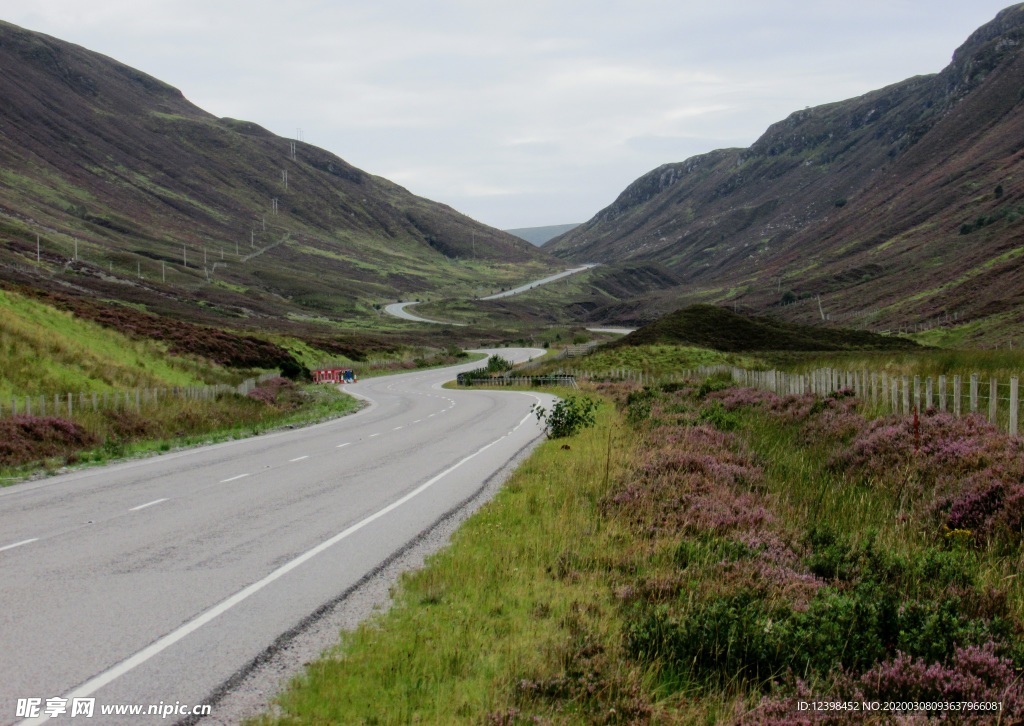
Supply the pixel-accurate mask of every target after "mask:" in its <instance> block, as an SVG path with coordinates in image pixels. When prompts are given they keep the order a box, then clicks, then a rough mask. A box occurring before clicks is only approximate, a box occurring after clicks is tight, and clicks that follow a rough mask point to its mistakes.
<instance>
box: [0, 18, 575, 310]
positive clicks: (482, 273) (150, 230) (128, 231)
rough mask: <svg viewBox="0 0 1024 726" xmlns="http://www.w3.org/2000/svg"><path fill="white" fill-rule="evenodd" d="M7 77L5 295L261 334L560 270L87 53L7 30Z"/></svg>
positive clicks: (398, 191)
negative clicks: (39, 294)
mask: <svg viewBox="0 0 1024 726" xmlns="http://www.w3.org/2000/svg"><path fill="white" fill-rule="evenodd" d="M0 68H2V69H3V73H0V140H2V143H0V240H2V241H3V242H4V244H3V247H2V249H0V280H7V281H9V282H11V281H13V282H17V283H20V284H26V285H29V286H31V287H42V288H46V289H57V290H63V291H65V292H72V293H83V292H87V293H88V294H92V295H97V296H100V297H105V298H109V299H114V300H122V301H123V300H127V301H129V302H132V303H135V304H138V305H142V306H144V307H146V308H149V309H151V310H155V311H158V312H166V313H170V314H173V315H175V316H179V317H180V316H183V315H184V316H189V315H190V312H189V311H190V310H192V309H194V308H195V307H196V305H199V304H200V303H201V304H202V305H201V308H202V309H201V310H195V314H197V315H202V316H206V317H209V316H211V315H214V317H217V316H219V317H220V318H222V319H225V320H231V321H234V324H235V325H237V326H241V327H245V326H247V325H251V326H255V327H260V326H263V325H265V324H266V321H267V320H268V319H272V320H273V321H275V323H274V324H278V323H279V324H281V325H285V324H286V321H287V320H288V319H289V318H296V317H300V318H309V317H310V316H325V317H326V318H330V319H333V320H338V321H345V320H347V319H349V318H351V317H358V316H364V315H365V314H366V313H367V311H369V312H370V313H372V305H373V304H374V303H375V301H383V300H390V299H394V298H395V297H397V296H400V295H408V294H410V293H412V294H417V293H424V292H429V291H436V290H445V291H447V292H450V293H454V294H457V293H458V292H459V290H460V289H462V288H465V290H466V291H469V292H471V291H472V289H475V287H474V286H476V285H479V284H481V281H484V282H485V283H486V284H500V283H503V282H506V281H509V282H510V281H517V280H520V279H525V278H528V277H529V276H530V275H531V274H533V273H534V272H536V273H546V272H548V271H550V270H552V269H554V268H555V267H556V266H558V265H557V263H556V261H554V260H552V259H551V258H550V257H549V256H547V255H546V254H545V253H543V252H540V251H538V250H537V249H536V248H535V247H533V246H532V245H530V244H528V243H526V242H524V241H522V240H520V239H518V238H516V237H514V236H512V235H509V234H507V233H505V232H501V231H499V230H496V229H493V228H490V227H487V226H486V225H483V224H480V223H478V222H476V221H474V220H472V219H470V218H468V217H466V216H464V215H461V214H459V213H457V212H456V211H454V210H452V209H451V208H449V207H447V206H445V205H442V204H438V203H435V202H431V201H429V200H426V199H422V198H420V197H416V196H414V195H413V194H410V193H409V192H408V191H406V190H405V189H403V188H401V187H399V186H398V185H396V184H393V183H391V182H389V181H387V180H385V179H382V178H380V177H375V176H373V175H370V174H368V173H366V172H364V171H361V170H359V169H356V168H355V167H353V166H351V165H349V164H347V163H346V162H345V161H343V160H342V159H339V158H338V157H336V156H334V155H333V154H331V153H329V152H326V151H324V150H322V149H319V148H317V147H314V146H311V145H309V144H305V143H302V142H293V141H291V140H289V139H285V138H281V137H278V136H275V135H274V134H272V133H270V132H269V131H267V130H265V129H263V128H261V127H260V126H258V125H256V124H253V123H248V122H244V121H237V120H233V119H218V118H215V117H213V116H212V115H210V114H208V113H206V112H205V111H203V110H202V109H199V108H197V107H196V106H194V105H192V104H191V103H189V102H188V101H187V100H186V99H185V97H184V96H183V95H182V94H181V92H180V91H178V90H177V89H175V88H172V87H170V86H168V85H167V84H165V83H163V82H161V81H159V80H157V79H155V78H152V77H150V76H148V75H146V74H144V73H141V72H139V71H137V70H134V69H132V68H129V67H127V66H125V65H123V64H121V63H118V62H116V61H114V60H112V59H110V58H107V57H105V56H102V55H99V54H96V53H92V52H90V51H87V50H85V49H83V48H80V47H78V46H74V45H71V44H69V43H65V42H62V41H60V40H57V39H54V38H51V37H48V36H45V35H41V34H38V33H33V32H30V31H27V30H23V29H21V28H18V27H16V26H13V25H9V24H6V23H0ZM37 235H38V236H39V237H38V239H39V243H38V248H37ZM37 250H38V251H37ZM193 302H195V305H193V304H192V303H193ZM183 305H184V307H183Z"/></svg>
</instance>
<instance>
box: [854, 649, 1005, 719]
mask: <svg viewBox="0 0 1024 726" xmlns="http://www.w3.org/2000/svg"><path fill="white" fill-rule="evenodd" d="M996 650H997V648H996V645H995V644H994V643H992V642H986V643H982V644H979V645H968V646H964V647H960V648H957V649H956V650H955V651H954V653H953V657H952V658H951V659H950V662H949V663H946V664H944V663H938V662H929V661H928V660H927V659H925V658H913V657H912V656H910V655H908V654H906V653H902V652H900V653H897V654H896V656H895V657H894V658H892V659H890V660H886V661H885V662H882V663H879V664H877V665H876V666H875V667H873V668H871V669H870V670H868V671H867V672H865V673H864V674H863V675H861V676H860V678H858V679H856V680H855V681H853V682H852V683H851V684H850V685H852V686H854V688H855V689H856V691H857V694H858V696H860V695H861V694H863V697H864V698H865V699H873V700H879V701H884V700H890V699H892V700H901V701H903V700H907V701H938V702H943V701H946V702H950V701H953V702H955V701H959V702H974V703H979V702H993V701H998V702H1000V703H1001V704H1002V711H1001V713H999V714H998V715H999V716H1000V717H1001V718H1002V719H1003V720H1004V721H1005V722H1007V723H1009V722H1019V720H1020V719H1021V718H1024V683H1022V682H1021V678H1020V675H1019V674H1018V673H1017V672H1016V669H1015V668H1014V664H1013V662H1012V661H1011V660H1009V659H1008V658H1002V657H1000V656H999V655H997V653H996ZM936 715H937V714H936ZM961 715H962V716H964V717H965V718H964V720H965V721H968V717H970V716H975V718H976V720H977V722H984V721H989V720H991V719H992V718H993V717H994V716H996V715H997V714H996V713H993V712H988V713H979V714H961ZM968 722H969V721H968Z"/></svg>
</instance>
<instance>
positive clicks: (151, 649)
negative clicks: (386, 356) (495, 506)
mask: <svg viewBox="0 0 1024 726" xmlns="http://www.w3.org/2000/svg"><path fill="white" fill-rule="evenodd" d="M530 418H531V417H530V416H527V417H526V418H524V419H523V420H522V421H520V422H519V425H518V426H516V427H515V429H513V431H515V430H517V429H519V428H520V427H521V426H522V425H523V424H524V423H526V422H527V421H528V420H529V419H530ZM507 438H508V434H505V435H503V436H500V437H498V438H497V439H495V440H494V441H492V442H491V443H489V444H486V445H484V446H482V447H480V448H479V449H477V450H476V451H474V452H473V453H472V454H470V455H469V456H466V457H465V458H463V459H461V460H459V461H458V462H456V463H455V464H452V465H451V466H450V467H448V468H447V469H445V470H444V471H442V472H441V473H440V474H438V475H436V476H434V477H433V478H432V479H430V480H428V481H426V482H424V483H423V484H420V485H419V486H418V487H416V488H415V489H413V490H412V491H411V492H409V493H408V494H406V495H405V496H404V497H402V498H400V499H396V500H395V501H393V502H392V503H391V504H389V505H387V506H386V507H384V508H383V509H380V510H378V511H376V512H374V513H373V514H371V515H370V516H369V517H366V518H365V519H363V520H361V521H359V522H357V523H355V524H353V525H352V526H351V527H349V528H348V529H346V530H344V531H342V532H339V533H338V534H336V535H334V536H333V537H331V538H330V539H328V540H325V541H324V542H321V543H320V544H318V545H317V546H316V547H314V548H313V549H311V550H308V551H307V552H304V553H303V554H301V555H299V556H298V557H296V558H295V559H293V560H291V561H290V562H287V563H285V564H284V565H281V567H279V568H277V569H276V570H274V571H273V572H271V573H270V574H269V575H267V576H266V577H264V578H263V579H262V580H259V581H257V582H254V583H253V584H251V585H249V587H247V588H245V589H244V590H240V591H239V592H237V593H235V594H234V595H232V596H231V597H229V598H228V599H226V600H224V601H223V602H221V603H220V604H218V605H214V606H213V607H212V608H210V609H209V610H207V611H206V612H204V613H202V614H201V615H199V616H198V617H196V618H194V619H192V620H190V621H189V622H187V623H185V624H184V625H182V626H181V627H180V628H178V629H177V630H174V631H171V632H170V633H168V634H167V635H165V636H164V637H162V638H160V639H159V640H157V641H156V642H154V643H152V644H151V645H149V646H148V647H146V648H143V649H142V650H140V651H139V652H138V653H136V654H135V655H133V656H131V657H129V658H126V659H125V660H123V661H121V662H120V663H118V664H117V665H116V666H114V667H113V668H110V669H108V670H106V671H104V672H103V673H100V674H99V675H98V676H96V677H94V678H92V679H90V680H88V681H86V682H85V683H83V684H82V685H80V686H79V687H78V688H76V689H75V690H73V691H72V692H71V693H69V694H67V695H66V696H64V698H65V699H66V700H68V701H70V700H72V699H75V698H88V697H89V696H91V695H92V694H93V693H96V691H98V690H99V689H101V688H103V687H104V686H106V685H107V684H109V683H111V682H113V681H115V680H117V679H118V678H120V677H121V676H123V675H124V674H125V673H128V672H129V671H131V670H132V669H134V668H136V667H138V666H140V665H142V664H143V663H145V662H146V661H148V660H149V659H150V658H152V657H154V656H156V655H158V654H159V653H161V652H163V651H164V650H166V649H167V648H169V647H171V646H172V645H174V644H175V643H177V642H178V641H179V640H181V639H182V638H184V637H185V636H187V635H189V634H190V633H193V632H195V631H196V630H199V628H201V627H203V626H204V625H206V624H207V623H208V622H210V621H211V620H213V619H214V618H216V617H218V616H220V615H223V614H224V613H226V612H227V611H228V610H230V609H231V608H233V607H234V606H235V605H238V604H239V603H240V602H242V601H243V600H246V599H248V598H249V596H251V595H255V594H256V593H257V592H259V591H260V590H262V589H263V588H265V587H266V586H267V585H269V584H271V583H272V582H274V581H276V580H279V579H280V578H282V577H284V576H285V575H287V574H288V573H289V572H291V571H292V570H294V569H295V568H296V567H299V566H300V565H302V564H305V563H306V562H308V561H309V560H311V559H313V558H314V557H316V556H317V555H318V554H320V553H321V552H323V551H324V550H326V549H328V548H329V547H333V546H334V545H336V544H337V543H338V542H341V541H342V540H343V539H347V538H348V537H350V536H352V535H353V534H355V533H356V532H358V531H359V530H361V529H362V528H363V527H365V526H366V525H368V524H371V523H373V522H375V521H377V520H378V519H380V518H381V517H384V516H385V515H387V514H390V513H391V512H393V511H394V510H396V509H398V508H399V507H400V506H402V505H403V504H405V503H406V502H408V501H409V500H411V499H413V498H414V497H417V496H419V495H420V494H422V493H423V492H425V491H426V490H427V489H429V488H430V487H432V486H433V485H434V484H436V483H437V482H439V481H441V479H443V478H444V477H446V476H448V475H449V474H451V473H452V472H453V471H455V470H456V469H458V468H459V467H461V466H462V465H463V464H465V463H466V462H469V461H472V460H473V459H475V458H476V457H477V456H479V455H480V454H482V453H484V452H485V451H487V450H488V449H489V448H491V447H492V446H494V445H495V444H497V443H500V442H501V441H504V440H505V439H507ZM19 544H23V543H19ZM49 720H50V716H48V715H46V714H43V715H41V716H39V717H37V718H33V719H26V720H24V721H22V722H21V726H28V725H29V724H41V723H46V722H47V721H49Z"/></svg>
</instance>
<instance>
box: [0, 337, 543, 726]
mask: <svg viewBox="0 0 1024 726" xmlns="http://www.w3.org/2000/svg"><path fill="white" fill-rule="evenodd" d="M488 352H491V353H493V352H494V351H488ZM500 353H501V355H502V356H503V357H507V358H509V359H510V360H513V361H515V360H520V361H523V360H526V359H528V358H531V357H533V356H539V355H541V354H542V353H543V351H542V350H535V349H502V350H501V351H500ZM477 365H479V364H478V363H471V364H468V365H464V366H461V367H458V368H448V369H442V370H433V371H419V372H414V373H407V374H403V375H395V376H387V377H380V378H370V379H367V380H364V381H361V382H359V383H356V384H353V385H351V386H348V387H346V389H345V390H347V391H351V392H352V393H353V394H356V395H358V396H359V397H361V398H363V399H365V400H367V401H369V403H370V405H369V406H368V407H367V408H365V409H363V410H362V411H360V412H359V413H357V414H355V415H351V416H345V417H343V418H340V419H336V420H333V421H329V422H327V423H323V424H319V425H316V426H310V427H307V428H303V429H296V430H293V431H281V432H277V433H272V434H267V435H263V436H258V437H254V438H251V439H246V440H240V441H232V442H227V443H223V444H217V445H214V446H205V447H202V448H197V449H191V450H188V451H180V452H174V453H169V454H165V455H163V456H154V457H150V458H147V459H140V460H136V461H129V462H125V463H121V464H116V465H113V466H104V467H96V468H89V469H83V470H81V471H77V472H72V473H69V474H64V475H61V476H54V477H50V478H46V479H41V480H39V481H35V482H29V483H25V484H19V485H16V486H12V487H8V488H5V489H2V490H0V613H2V615H0V723H2V724H10V723H12V722H15V721H18V720H19V719H18V718H17V715H16V705H17V701H18V699H28V698H33V699H41V709H40V710H41V711H45V709H46V706H47V699H69V700H67V701H66V702H65V703H66V706H67V709H68V710H67V712H66V713H64V714H63V715H61V716H58V718H56V719H55V721H56V722H57V723H75V722H76V721H83V723H96V724H103V725H104V726H106V724H111V723H114V724H122V723H127V724H132V725H141V724H164V725H166V724H171V723H174V722H175V721H178V720H179V718H180V717H178V718H171V719H166V720H165V719H163V718H161V717H160V716H159V715H156V716H149V717H146V716H135V717H122V718H114V717H113V716H101V715H100V708H101V706H110V705H114V704H160V703H163V704H175V703H179V702H180V703H181V704H193V705H194V704H204V703H210V702H211V701H213V702H214V706H213V713H212V715H213V720H214V722H216V717H217V705H216V699H217V694H219V693H220V692H221V689H223V688H230V687H231V684H232V683H234V682H236V681H235V680H234V679H235V678H236V676H238V674H244V673H245V672H247V669H248V668H250V667H251V666H253V665H254V664H257V663H259V662H260V659H261V658H262V657H264V654H266V653H268V652H273V649H274V648H278V647H284V646H286V645H287V642H288V640H287V638H288V637H289V636H288V634H290V633H294V632H295V631H296V629H297V628H301V627H303V623H305V622H308V619H309V618H310V617H311V615H312V614H314V613H317V612H318V611H319V610H320V608H322V607H323V606H325V604H328V603H332V602H335V601H337V600H338V599H339V598H343V597H346V595H345V593H346V592H347V591H349V590H350V588H353V587H355V586H356V585H357V584H358V583H360V582H361V581H362V580H363V578H364V577H366V576H367V574H368V573H372V572H374V571H375V570H376V569H377V568H379V567H381V566H382V564H383V563H385V562H387V561H388V560H389V558H391V557H392V556H393V555H394V554H395V553H396V552H399V551H401V550H402V549H403V548H404V547H406V546H407V545H408V544H409V543H410V542H413V541H415V540H417V538H418V537H420V536H421V533H423V532H424V531H426V530H429V529H431V528H432V527H433V526H434V524H435V523H436V522H438V521H439V520H440V519H441V518H443V517H444V516H445V515H446V514H447V513H448V512H450V511H451V510H452V509H453V508H457V507H459V506H461V504H462V503H463V502H465V501H466V500H467V499H468V498H470V497H472V496H473V495H474V494H475V493H476V492H478V491H479V490H480V489H481V488H482V486H483V483H484V482H485V481H487V480H488V478H489V477H491V476H492V475H493V474H494V473H495V472H497V471H499V470H501V469H502V468H503V467H504V466H505V465H506V463H507V462H509V461H510V460H511V459H513V458H514V457H515V456H516V455H517V453H518V452H520V451H522V450H524V448H527V447H529V446H530V445H532V444H533V443H534V442H536V441H538V440H539V439H540V438H541V437H542V436H543V432H542V430H541V428H540V426H539V424H538V422H537V420H536V417H535V416H534V415H533V414H532V413H531V411H530V407H531V406H532V405H533V404H535V403H540V404H542V405H544V406H548V407H550V406H551V403H552V401H553V398H552V397H551V396H550V395H547V394H543V393H536V394H535V393H522V392H509V391H481V390H477V389H474V390H470V391H461V390H459V391H454V390H445V389H443V388H441V384H442V383H443V382H444V381H446V380H450V379H452V378H453V377H454V376H455V373H456V372H457V371H459V370H467V369H468V368H470V367H476V366H477ZM282 634H285V636H284V639H283V640H278V638H279V637H281V636H282ZM327 645H331V644H330V643H324V646H325V647H326V646H327ZM74 698H95V699H96V701H95V708H96V711H95V717H94V718H93V719H91V720H90V719H88V718H84V717H83V718H77V719H72V718H71V717H70V713H71V700H70V699H74ZM36 703H37V704H38V703H40V702H39V701H37V702H36ZM40 716H41V717H40V718H37V719H33V720H31V721H30V722H31V723H42V722H43V721H45V720H47V719H46V714H45V712H44V713H40Z"/></svg>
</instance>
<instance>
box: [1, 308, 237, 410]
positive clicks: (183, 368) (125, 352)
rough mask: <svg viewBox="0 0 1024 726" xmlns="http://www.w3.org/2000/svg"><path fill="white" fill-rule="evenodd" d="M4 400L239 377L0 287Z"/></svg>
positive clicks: (152, 342) (2, 396)
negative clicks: (15, 397) (48, 394)
mask: <svg viewBox="0 0 1024 726" xmlns="http://www.w3.org/2000/svg"><path fill="white" fill-rule="evenodd" d="M0 359H2V360H3V361H4V365H3V366H2V367H0V400H4V401H5V403H7V402H9V399H10V397H11V396H14V395H22V396H24V395H35V394H41V393H62V392H79V391H108V390H114V389H124V388H149V387H168V386H193V385H202V384H203V383H219V382H225V381H227V380H230V379H231V378H233V377H237V376H236V375H234V374H231V373H229V372H228V371H226V370H225V369H222V368H219V367H217V366H215V365H213V364H211V363H208V362H205V361H201V360H199V359H188V358H183V357H179V356H169V355H168V354H167V352H166V348H165V346H163V345H161V344H160V343H157V342H155V341H149V340H147V341H137V340H131V339H129V338H127V337H126V336H124V335H122V334H120V333H117V332H115V331H112V330H110V329H108V328H104V327H102V326H100V325H98V324H96V323H93V322H89V321H86V320H82V319H80V318H76V317H74V316H73V315H71V314H70V313H67V312H63V311H60V310H57V309H55V308H53V307H50V306H48V305H45V304H42V303H39V302H36V301H34V300H30V299H28V298H25V297H23V296H21V295H18V294H16V293H13V292H6V291H2V290H0Z"/></svg>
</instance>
